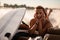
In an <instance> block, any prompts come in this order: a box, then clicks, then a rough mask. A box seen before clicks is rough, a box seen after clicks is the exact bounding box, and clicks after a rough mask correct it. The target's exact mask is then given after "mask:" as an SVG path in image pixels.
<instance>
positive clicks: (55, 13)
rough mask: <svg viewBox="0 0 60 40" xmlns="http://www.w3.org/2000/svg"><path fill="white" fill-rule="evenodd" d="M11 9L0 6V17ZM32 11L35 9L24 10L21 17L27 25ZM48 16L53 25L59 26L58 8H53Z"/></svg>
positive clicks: (59, 15)
mask: <svg viewBox="0 0 60 40" xmlns="http://www.w3.org/2000/svg"><path fill="white" fill-rule="evenodd" d="M11 10H13V9H11V8H0V19H1V18H2V17H4V15H5V14H6V13H8V12H9V11H11ZM34 13H35V10H26V14H25V16H24V18H23V21H24V22H25V23H26V24H28V25H29V22H30V20H31V19H32V18H33V15H34ZM49 18H50V21H51V23H52V24H53V26H54V27H55V26H57V25H58V26H59V28H60V10H53V12H52V13H51V15H50V16H49Z"/></svg>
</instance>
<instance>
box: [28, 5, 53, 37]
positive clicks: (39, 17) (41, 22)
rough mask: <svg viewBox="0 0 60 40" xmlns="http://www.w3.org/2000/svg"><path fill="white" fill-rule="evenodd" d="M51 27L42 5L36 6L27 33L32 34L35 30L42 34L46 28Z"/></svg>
mask: <svg viewBox="0 0 60 40" xmlns="http://www.w3.org/2000/svg"><path fill="white" fill-rule="evenodd" d="M50 27H52V24H51V23H50V21H49V18H48V16H47V13H46V11H45V9H44V8H43V7H42V6H38V7H36V13H35V15H34V18H33V19H32V20H31V21H30V28H29V33H31V34H34V33H35V31H36V30H37V31H38V32H39V35H40V36H43V35H44V34H45V33H46V31H47V29H48V28H50Z"/></svg>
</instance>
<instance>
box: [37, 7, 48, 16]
mask: <svg viewBox="0 0 60 40" xmlns="http://www.w3.org/2000/svg"><path fill="white" fill-rule="evenodd" d="M36 9H43V12H44V14H45V16H47V14H46V12H45V9H44V8H43V7H42V6H37V7H36Z"/></svg>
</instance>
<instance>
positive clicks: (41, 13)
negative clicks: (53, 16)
mask: <svg viewBox="0 0 60 40" xmlns="http://www.w3.org/2000/svg"><path fill="white" fill-rule="evenodd" d="M36 16H37V17H38V18H41V17H44V16H45V14H44V11H43V9H36Z"/></svg>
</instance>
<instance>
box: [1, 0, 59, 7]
mask: <svg viewBox="0 0 60 40" xmlns="http://www.w3.org/2000/svg"><path fill="white" fill-rule="evenodd" d="M0 2H1V3H8V4H18V5H20V4H26V5H27V6H34V7H36V6H38V5H41V6H44V7H49V8H60V0H0Z"/></svg>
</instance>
